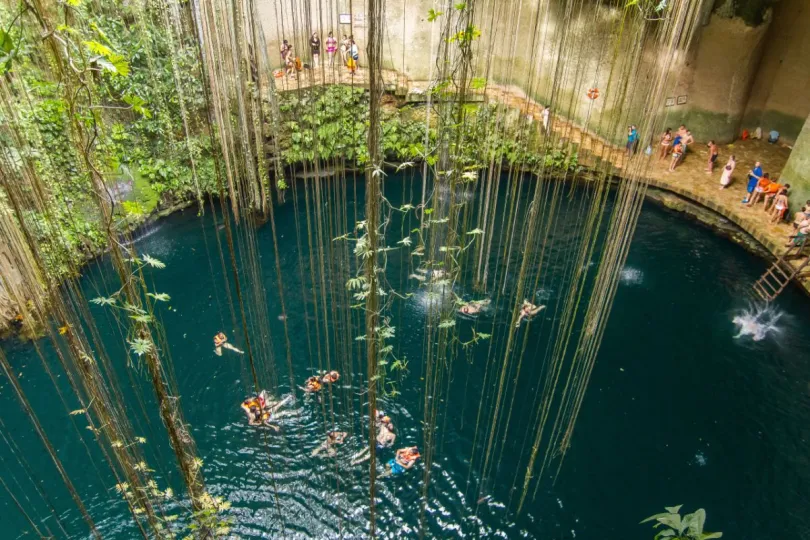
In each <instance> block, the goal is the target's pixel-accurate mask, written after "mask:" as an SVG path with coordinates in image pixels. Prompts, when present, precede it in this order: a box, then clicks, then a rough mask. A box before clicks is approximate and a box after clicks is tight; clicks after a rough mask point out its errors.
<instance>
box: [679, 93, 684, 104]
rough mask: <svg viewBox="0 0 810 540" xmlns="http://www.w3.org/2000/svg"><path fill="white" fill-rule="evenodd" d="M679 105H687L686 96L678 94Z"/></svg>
mask: <svg viewBox="0 0 810 540" xmlns="http://www.w3.org/2000/svg"><path fill="white" fill-rule="evenodd" d="M678 105H686V96H685V95H683V96H678Z"/></svg>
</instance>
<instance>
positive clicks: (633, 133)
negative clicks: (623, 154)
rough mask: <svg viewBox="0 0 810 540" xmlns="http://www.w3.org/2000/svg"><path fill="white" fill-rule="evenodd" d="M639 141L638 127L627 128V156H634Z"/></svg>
mask: <svg viewBox="0 0 810 540" xmlns="http://www.w3.org/2000/svg"><path fill="white" fill-rule="evenodd" d="M637 140H638V130H637V129H636V126H628V127H627V155H628V156H632V155H633V151H634V150H635V148H636V141H637Z"/></svg>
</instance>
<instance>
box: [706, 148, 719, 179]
mask: <svg viewBox="0 0 810 540" xmlns="http://www.w3.org/2000/svg"><path fill="white" fill-rule="evenodd" d="M708 147H709V162H708V163H707V164H706V173H707V174H712V172H714V162H715V161H717V155H718V151H717V145H716V144H714V141H709V144H708Z"/></svg>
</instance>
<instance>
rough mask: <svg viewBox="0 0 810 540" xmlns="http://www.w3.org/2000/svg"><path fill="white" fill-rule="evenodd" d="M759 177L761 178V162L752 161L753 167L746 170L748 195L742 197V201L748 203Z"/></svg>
mask: <svg viewBox="0 0 810 540" xmlns="http://www.w3.org/2000/svg"><path fill="white" fill-rule="evenodd" d="M760 178H762V163H760V162H759V161H757V162H756V163H754V168H753V169H751V170H750V171H748V186H747V187H746V191H747V192H748V195H746V196H745V199H743V203H748V201H749V200H750V199H751V195H752V194H753V193H754V189H755V188H756V187H757V182H759V180H760Z"/></svg>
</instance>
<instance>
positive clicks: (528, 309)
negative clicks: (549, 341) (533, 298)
mask: <svg viewBox="0 0 810 540" xmlns="http://www.w3.org/2000/svg"><path fill="white" fill-rule="evenodd" d="M544 309H546V306H536V305H534V304H532V303H531V302H529V301H528V300H523V305H522V306H521V307H520V312H519V313H518V320H517V322H516V323H515V328H518V327H520V321H522V320H523V319H526V320H528V319H531V318H532V317H534V316H535V315H537V314H538V313H540V312H541V311H542V310H544Z"/></svg>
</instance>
